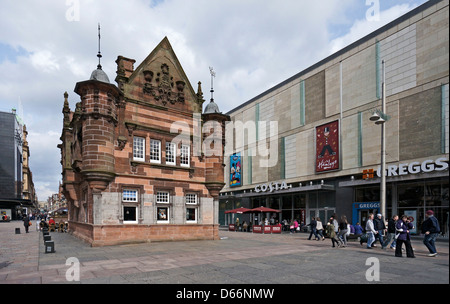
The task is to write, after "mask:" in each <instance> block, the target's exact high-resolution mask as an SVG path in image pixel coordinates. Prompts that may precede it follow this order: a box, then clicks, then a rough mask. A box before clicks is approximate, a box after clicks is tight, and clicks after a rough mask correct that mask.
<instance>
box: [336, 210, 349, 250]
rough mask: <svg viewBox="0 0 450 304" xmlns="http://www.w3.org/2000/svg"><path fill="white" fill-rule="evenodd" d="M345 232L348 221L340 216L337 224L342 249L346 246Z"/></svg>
mask: <svg viewBox="0 0 450 304" xmlns="http://www.w3.org/2000/svg"><path fill="white" fill-rule="evenodd" d="M347 232H348V221H347V217H346V216H345V215H343V216H341V221H340V222H339V236H338V237H339V239H341V240H342V242H343V247H346V246H347Z"/></svg>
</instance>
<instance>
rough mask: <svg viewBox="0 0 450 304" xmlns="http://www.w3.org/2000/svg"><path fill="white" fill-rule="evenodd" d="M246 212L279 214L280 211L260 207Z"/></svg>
mask: <svg viewBox="0 0 450 304" xmlns="http://www.w3.org/2000/svg"><path fill="white" fill-rule="evenodd" d="M246 212H281V211H280V210H275V209H271V208H267V207H263V206H261V207H258V208H254V209H250V210H248V211H246Z"/></svg>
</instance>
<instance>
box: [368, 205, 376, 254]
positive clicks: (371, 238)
mask: <svg viewBox="0 0 450 304" xmlns="http://www.w3.org/2000/svg"><path fill="white" fill-rule="evenodd" d="M366 233H367V236H368V238H367V249H372V244H373V243H374V242H375V235H376V234H377V233H378V231H376V230H375V228H374V225H373V213H369V218H368V219H367V222H366ZM373 247H375V245H374V246H373Z"/></svg>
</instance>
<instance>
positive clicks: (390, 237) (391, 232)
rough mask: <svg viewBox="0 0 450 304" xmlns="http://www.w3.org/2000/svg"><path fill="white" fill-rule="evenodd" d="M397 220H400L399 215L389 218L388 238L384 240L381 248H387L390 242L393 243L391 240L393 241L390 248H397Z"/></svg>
mask: <svg viewBox="0 0 450 304" xmlns="http://www.w3.org/2000/svg"><path fill="white" fill-rule="evenodd" d="M397 221H398V215H394V216H393V217H392V218H391V219H389V221H388V228H387V236H386V240H385V241H384V244H383V246H382V247H381V249H385V248H386V247H387V246H388V245H389V243H391V242H392V244H391V247H390V248H391V249H395V244H396V240H395V223H396V222H397ZM392 240H393V241H392Z"/></svg>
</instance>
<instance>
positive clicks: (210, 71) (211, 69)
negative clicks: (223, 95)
mask: <svg viewBox="0 0 450 304" xmlns="http://www.w3.org/2000/svg"><path fill="white" fill-rule="evenodd" d="M209 73H210V74H211V91H210V92H211V101H213V100H214V97H213V93H214V89H213V79H214V77H216V72H214V70H213V67H209Z"/></svg>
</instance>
